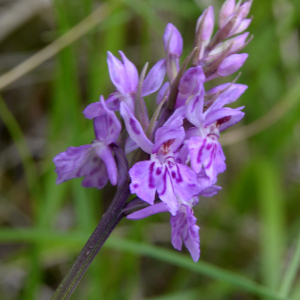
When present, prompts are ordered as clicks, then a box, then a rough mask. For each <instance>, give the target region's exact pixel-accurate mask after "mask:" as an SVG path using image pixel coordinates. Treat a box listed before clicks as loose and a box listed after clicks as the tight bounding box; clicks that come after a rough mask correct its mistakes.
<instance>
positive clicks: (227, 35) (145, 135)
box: [54, 0, 252, 261]
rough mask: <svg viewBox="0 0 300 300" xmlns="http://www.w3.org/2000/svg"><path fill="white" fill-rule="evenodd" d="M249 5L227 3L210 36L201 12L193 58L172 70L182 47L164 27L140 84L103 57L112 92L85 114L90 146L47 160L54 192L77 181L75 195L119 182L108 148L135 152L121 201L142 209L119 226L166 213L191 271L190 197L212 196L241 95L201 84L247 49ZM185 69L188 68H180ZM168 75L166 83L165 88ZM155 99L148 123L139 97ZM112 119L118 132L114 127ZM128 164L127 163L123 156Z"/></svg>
mask: <svg viewBox="0 0 300 300" xmlns="http://www.w3.org/2000/svg"><path fill="white" fill-rule="evenodd" d="M251 3H252V1H246V2H244V3H241V2H240V1H239V2H238V3H237V4H236V2H235V0H227V1H226V2H225V3H224V4H223V6H222V8H221V10H220V13H219V25H218V30H217V32H216V33H215V35H213V29H214V12H213V7H209V8H207V9H206V10H205V11H204V12H203V14H202V15H201V16H200V17H199V19H198V21H197V26H196V34H195V44H194V49H193V51H192V52H191V53H190V55H189V56H188V57H187V58H186V59H185V61H184V62H183V63H182V64H180V57H181V55H182V49H183V40H182V37H181V34H180V33H179V31H178V30H177V28H176V27H175V26H174V25H172V24H168V25H167V27H166V30H165V33H164V36H163V42H164V47H165V52H166V57H165V58H164V59H161V60H159V61H158V62H157V63H156V64H155V65H154V66H153V67H152V68H151V69H150V71H149V72H148V74H147V75H146V71H147V66H148V64H146V65H145V67H144V68H143V70H142V72H141V74H140V75H139V74H138V71H137V69H136V67H135V66H134V64H133V63H132V62H131V61H130V60H129V59H128V58H127V57H126V56H125V54H124V53H123V52H121V51H120V52H119V54H120V56H121V59H122V60H119V59H118V58H117V57H115V56H114V55H113V54H112V53H110V52H108V56H107V63H108V69H109V75H110V78H111V81H112V83H113V84H114V86H115V91H114V92H113V93H112V94H111V95H110V96H109V97H108V98H107V99H106V100H105V99H104V97H103V96H101V97H100V101H99V102H95V103H92V104H90V105H89V106H87V107H86V109H85V110H84V112H83V113H84V116H85V117H86V118H88V119H92V120H93V122H94V130H95V136H96V139H95V140H94V141H93V142H92V144H91V145H84V146H80V147H70V148H68V149H67V151H66V152H63V153H60V154H58V155H57V156H56V157H55V158H54V163H55V165H56V172H57V174H58V178H57V183H62V182H64V181H66V180H69V179H71V178H75V177H84V179H83V181H82V185H83V186H85V187H95V188H98V189H101V188H102V187H103V186H104V185H105V184H106V183H107V181H108V179H109V180H110V182H111V184H112V185H116V184H117V181H118V171H117V166H116V162H115V158H114V155H113V152H112V146H113V145H115V144H118V145H120V146H121V147H123V150H124V152H125V153H126V154H129V153H131V152H132V151H136V154H135V155H134V156H133V161H132V166H131V168H130V170H129V176H130V179H131V183H130V191H131V193H132V194H136V196H137V197H138V198H139V199H141V200H142V201H144V202H146V203H148V204H149V205H148V206H147V207H145V208H142V209H139V210H137V211H135V212H133V213H131V214H129V215H128V216H127V218H128V219H132V220H137V219H141V218H145V217H147V216H149V215H152V214H156V213H160V212H170V214H171V227H172V244H173V246H174V247H175V248H176V249H178V250H181V248H182V242H183V243H184V244H185V246H186V247H187V249H188V250H189V252H190V253H191V256H192V258H193V260H194V261H197V260H198V259H199V256H200V246H199V245H200V238H199V227H198V226H197V225H196V218H195V217H194V213H193V206H195V205H196V204H197V203H198V198H199V196H200V195H201V196H206V197H210V196H213V195H215V194H216V193H217V192H218V190H220V189H221V188H220V187H219V186H217V185H215V184H216V182H217V176H218V174H219V173H221V172H224V171H225V169H226V164H225V156H224V153H223V150H222V147H221V144H220V143H219V136H220V132H222V131H223V130H225V129H226V128H228V127H230V126H232V125H234V124H235V123H237V122H238V121H240V120H241V119H242V118H243V116H244V113H243V112H242V111H241V110H242V108H243V107H238V108H230V107H227V106H226V105H227V104H230V103H232V102H234V101H236V100H237V99H238V98H239V97H240V95H241V94H242V93H243V92H244V91H245V90H246V88H247V86H246V85H243V84H236V83H230V82H229V83H225V84H222V85H219V86H217V87H214V88H213V89H211V90H208V91H205V88H204V84H205V82H207V81H209V80H211V79H214V78H217V77H225V76H228V75H230V74H233V73H234V72H236V71H237V70H238V69H239V68H240V67H241V66H242V65H243V63H244V62H245V60H246V58H247V54H245V53H243V54H237V52H239V51H240V50H241V49H242V48H243V47H245V46H246V45H247V43H248V42H249V40H250V39H248V41H246V40H247V37H248V34H249V33H248V32H246V33H243V34H241V33H242V32H243V31H244V30H245V29H246V28H247V27H248V26H249V24H250V22H251V19H247V18H246V17H247V15H248V13H249V10H250V7H251ZM189 63H190V67H189V68H188V65H189ZM166 75H167V81H166V82H164V80H165V76H166ZM154 92H158V93H157V97H156V100H157V101H156V102H157V108H156V110H155V112H154V114H153V116H152V117H151V119H150V118H149V116H148V113H147V108H146V105H145V101H144V97H146V96H148V95H150V94H153V93H154ZM115 111H119V112H120V116H121V117H122V119H123V121H124V124H125V127H124V128H123V131H122V125H121V122H120V120H119V119H118V118H117V116H116V114H115ZM131 156H132V155H131Z"/></svg>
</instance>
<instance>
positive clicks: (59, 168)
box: [53, 96, 121, 189]
mask: <svg viewBox="0 0 300 300" xmlns="http://www.w3.org/2000/svg"><path fill="white" fill-rule="evenodd" d="M84 114H85V116H86V117H87V118H92V119H93V121H94V131H95V136H96V139H95V140H94V141H93V142H92V144H91V145H83V146H79V147H69V148H68V149H67V151H65V152H62V153H60V154H58V155H56V156H55V157H54V159H53V161H54V163H55V166H56V170H55V171H56V173H57V180H56V183H57V184H60V183H62V182H64V181H67V180H69V179H72V178H76V177H84V179H83V181H82V185H83V186H85V187H95V188H97V189H101V188H103V187H104V186H105V185H106V183H107V181H108V179H109V180H110V182H111V184H112V185H116V184H117V178H118V172H117V166H116V162H115V159H114V157H113V153H112V150H111V148H110V146H109V145H110V144H112V143H114V142H116V140H117V138H118V136H119V134H120V131H121V123H120V121H119V120H118V118H117V117H116V115H115V113H114V112H112V111H110V110H109V109H108V108H107V107H106V104H105V101H104V98H103V97H102V96H101V98H100V102H97V103H92V104H90V105H89V106H88V107H87V108H86V109H85V110H84Z"/></svg>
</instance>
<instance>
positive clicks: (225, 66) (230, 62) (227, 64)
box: [217, 53, 248, 77]
mask: <svg viewBox="0 0 300 300" xmlns="http://www.w3.org/2000/svg"><path fill="white" fill-rule="evenodd" d="M247 58H248V54H247V53H242V54H232V55H230V56H228V57H226V58H225V59H224V60H223V61H222V63H221V64H220V66H219V67H218V70H217V74H218V75H219V76H223V77H224V76H228V75H231V74H233V73H235V72H236V71H237V70H238V69H239V68H240V67H241V66H242V65H243V64H244V62H245V61H246V59H247Z"/></svg>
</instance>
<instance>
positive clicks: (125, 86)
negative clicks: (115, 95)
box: [107, 51, 131, 95]
mask: <svg viewBox="0 0 300 300" xmlns="http://www.w3.org/2000/svg"><path fill="white" fill-rule="evenodd" d="M107 64H108V71H109V76H110V79H111V81H112V83H113V84H114V86H115V87H116V88H117V90H118V91H119V92H120V93H121V94H123V95H124V94H128V93H130V91H131V85H130V82H129V80H128V75H127V72H126V69H125V67H124V65H123V64H122V63H121V61H120V60H119V59H117V58H116V57H115V56H114V55H113V54H112V53H111V52H109V51H108V52H107Z"/></svg>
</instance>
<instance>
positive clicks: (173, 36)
mask: <svg viewBox="0 0 300 300" xmlns="http://www.w3.org/2000/svg"><path fill="white" fill-rule="evenodd" d="M163 40H164V46H165V50H166V52H167V54H169V55H174V56H176V57H180V56H181V54H182V48H183V40H182V37H181V34H180V32H179V31H178V29H177V28H176V27H175V26H174V25H173V24H171V23H169V24H168V25H167V26H166V30H165V33H164V37H163Z"/></svg>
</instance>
